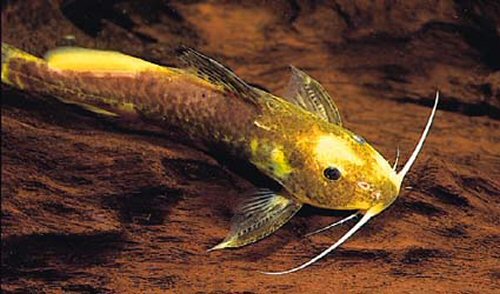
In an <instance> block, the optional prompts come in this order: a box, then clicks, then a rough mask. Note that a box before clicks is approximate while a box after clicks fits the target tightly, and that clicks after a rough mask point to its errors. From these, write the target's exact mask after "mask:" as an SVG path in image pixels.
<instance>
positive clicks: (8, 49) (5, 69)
mask: <svg viewBox="0 0 500 294" xmlns="http://www.w3.org/2000/svg"><path fill="white" fill-rule="evenodd" d="M13 59H18V60H21V61H23V62H43V60H42V59H40V58H38V57H36V56H34V55H31V54H29V53H26V52H24V51H23V50H20V49H17V48H16V47H14V46H12V45H9V44H7V43H4V42H2V83H4V84H7V85H11V86H14V87H17V88H20V87H21V86H22V85H19V84H18V82H17V81H16V79H13V78H12V74H11V71H10V69H11V67H10V63H11V61H12V60H13Z"/></svg>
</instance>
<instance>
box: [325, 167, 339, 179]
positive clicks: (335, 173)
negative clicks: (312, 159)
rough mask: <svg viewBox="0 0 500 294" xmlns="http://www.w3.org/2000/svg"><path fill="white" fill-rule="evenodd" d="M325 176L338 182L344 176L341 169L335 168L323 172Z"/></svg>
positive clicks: (328, 168)
mask: <svg viewBox="0 0 500 294" xmlns="http://www.w3.org/2000/svg"><path fill="white" fill-rule="evenodd" d="M323 175H324V176H325V178H327V179H329V180H330V181H336V180H338V179H340V177H341V176H342V174H341V173H340V171H339V169H338V168H336V167H333V166H329V167H327V168H325V170H324V171H323Z"/></svg>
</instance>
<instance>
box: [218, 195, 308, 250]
mask: <svg viewBox="0 0 500 294" xmlns="http://www.w3.org/2000/svg"><path fill="white" fill-rule="evenodd" d="M301 207H302V204H301V203H299V202H297V201H295V200H293V199H291V198H288V197H285V196H282V195H279V194H276V193H275V192H273V191H271V190H267V189H265V190H259V191H258V192H256V193H254V194H253V195H252V196H251V197H250V198H248V199H246V200H245V201H244V202H243V203H241V205H240V207H239V208H238V210H237V211H236V214H235V215H234V217H233V219H232V220H231V230H230V232H229V234H228V236H227V237H226V238H225V239H224V240H223V241H222V242H221V243H219V244H218V245H216V246H215V247H213V248H212V249H210V250H217V249H223V248H231V247H241V246H244V245H247V244H250V243H253V242H256V241H258V240H260V239H262V238H264V237H266V236H268V235H270V234H272V233H273V232H275V231H276V230H278V229H279V228H280V227H281V226H282V225H284V224H285V223H286V222H287V221H288V220H289V219H290V218H292V216H294V215H295V213H296V212H297V211H299V210H300V208H301Z"/></svg>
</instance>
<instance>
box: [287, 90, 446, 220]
mask: <svg viewBox="0 0 500 294" xmlns="http://www.w3.org/2000/svg"><path fill="white" fill-rule="evenodd" d="M438 101H439V93H436V98H435V102H434V107H433V109H432V112H431V114H430V116H429V118H428V121H427V125H426V127H425V129H424V131H423V133H422V135H421V137H420V140H419V142H418V143H417V146H416V148H415V149H414V151H413V153H412V155H411V156H410V158H409V159H408V161H407V162H406V164H405V165H404V167H403V168H402V169H401V170H400V171H396V169H395V165H394V167H392V166H391V165H390V164H389V162H388V161H387V160H386V159H385V158H384V157H383V156H382V155H381V154H380V153H379V152H378V151H377V150H376V149H375V148H374V147H373V146H371V145H370V144H369V143H368V142H367V141H366V140H365V139H363V138H362V137H361V136H359V135H357V134H355V133H353V132H352V131H350V130H348V129H345V128H343V127H342V126H339V125H335V124H330V123H324V124H322V123H317V124H312V125H309V126H307V130H303V131H302V132H301V135H300V136H298V140H295V145H294V148H295V150H296V152H295V155H294V156H292V157H294V158H299V160H294V163H295V166H296V167H297V168H294V169H293V172H291V173H290V176H289V177H288V178H287V181H285V182H284V183H283V185H284V187H285V188H287V189H288V190H289V192H290V193H291V194H293V195H295V197H297V198H298V199H299V200H300V201H302V202H304V203H307V204H310V205H312V206H316V207H321V208H326V209H336V210H360V211H365V212H368V213H369V215H371V216H373V215H376V214H379V213H380V212H382V211H383V210H385V209H386V208H387V207H389V206H390V205H391V204H392V203H393V202H394V201H395V200H396V198H397V197H398V195H399V192H400V189H401V185H402V182H403V180H404V178H405V176H406V174H407V173H408V171H409V170H410V168H411V166H412V165H413V163H414V162H415V160H416V158H417V156H418V154H419V153H420V151H421V149H422V147H423V144H424V142H425V139H426V138H427V136H428V133H429V130H430V128H431V125H432V122H433V119H434V116H435V112H436V109H437V105H438Z"/></svg>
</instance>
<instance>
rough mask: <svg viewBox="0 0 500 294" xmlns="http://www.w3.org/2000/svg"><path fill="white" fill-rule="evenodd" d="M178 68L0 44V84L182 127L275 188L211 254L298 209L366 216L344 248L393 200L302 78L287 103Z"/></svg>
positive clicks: (189, 58) (261, 193)
mask: <svg viewBox="0 0 500 294" xmlns="http://www.w3.org/2000/svg"><path fill="white" fill-rule="evenodd" d="M181 59H182V60H183V61H185V63H186V64H187V67H186V68H184V69H179V68H172V67H165V66H160V65H156V64H153V63H150V62H147V61H144V60H142V59H139V58H135V57H131V56H128V55H124V54H122V53H118V52H112V51H100V50H92V49H83V48H72V47H70V48H59V49H56V50H54V51H50V52H49V53H48V54H47V55H46V56H45V57H44V58H43V59H42V58H37V57H35V56H33V55H30V54H28V53H26V52H23V51H21V50H19V49H17V48H14V47H12V46H10V45H7V44H4V43H2V82H3V83H5V84H8V85H11V86H13V87H16V88H19V89H22V90H25V91H33V92H38V93H43V94H48V95H52V96H54V97H57V98H59V99H61V100H62V101H65V102H67V103H74V104H78V105H81V106H83V107H86V108H88V109H91V110H93V111H96V112H99V113H102V114H105V115H113V116H125V117H129V118H133V119H137V120H146V121H148V122H150V123H152V124H155V125H159V126H161V127H165V128H169V127H176V128H179V129H181V130H182V131H184V132H185V133H186V134H188V135H189V137H191V138H192V139H193V140H195V141H199V142H201V143H202V144H203V145H206V146H217V148H221V150H224V152H226V153H227V154H229V155H230V156H233V157H237V158H239V159H243V160H247V161H249V162H250V163H252V164H253V165H255V166H256V167H257V168H258V169H259V170H260V171H261V172H262V173H264V174H265V175H267V176H268V177H270V178H272V179H273V180H275V181H276V182H277V183H279V184H280V186H281V188H280V189H278V190H270V189H260V190H257V191H255V192H254V193H252V195H251V196H249V197H248V199H245V200H244V201H243V203H242V204H241V205H240V207H239V208H238V209H237V210H236V213H235V216H234V218H233V220H232V227H231V230H230V233H229V235H228V236H227V237H226V239H224V240H223V241H222V242H221V243H220V244H218V245H217V246H215V247H214V248H213V249H222V248H227V247H240V246H243V245H247V244H250V243H252V242H255V241H257V240H260V239H262V238H264V237H265V236H267V235H269V234H271V233H273V232H274V231H276V230H277V229H278V228H279V227H281V226H282V225H283V224H284V223H286V222H287V221H288V220H289V219H290V218H291V217H292V216H293V215H294V214H295V213H296V212H297V211H298V210H299V209H300V208H301V207H302V205H304V204H309V205H312V206H316V207H321V208H326V209H336V210H358V211H360V212H361V213H364V215H365V216H364V217H363V218H362V220H361V221H360V222H359V223H358V224H357V225H356V226H355V228H353V229H351V231H350V232H349V233H348V234H346V235H345V236H344V237H343V238H344V240H341V241H342V242H344V241H345V239H347V238H348V237H349V236H350V235H352V234H353V233H354V232H355V231H356V230H358V229H359V228H360V227H361V226H362V225H363V224H364V223H366V222H367V221H368V219H369V218H371V217H372V216H374V215H376V214H378V213H380V212H381V211H383V210H384V209H385V208H387V207H388V206H389V205H390V204H391V203H392V202H393V201H394V200H395V199H396V198H397V196H398V194H399V189H400V185H401V182H402V179H403V177H404V174H400V173H396V171H395V170H394V169H393V168H392V167H391V166H390V165H389V163H388V162H387V160H385V159H384V158H383V157H382V155H381V154H380V153H379V152H377V151H376V150H375V149H374V148H373V147H372V146H371V145H370V144H368V143H367V142H366V141H365V140H364V139H363V138H362V137H360V136H359V135H357V134H355V133H354V132H352V131H350V130H348V129H346V128H344V126H343V124H342V119H341V117H340V114H339V111H338V109H337V107H336V106H335V104H334V102H333V101H332V99H331V97H330V96H329V95H328V93H327V92H326V90H325V89H324V88H323V87H322V86H321V85H320V84H319V83H318V82H317V81H315V80H314V79H312V78H311V77H309V76H308V75H307V74H305V73H304V72H302V71H300V70H298V69H296V68H292V79H291V83H290V87H289V94H288V97H277V96H275V95H273V94H271V93H268V92H266V91H263V90H260V89H257V88H255V87H252V86H250V85H248V84H247V83H245V82H244V81H243V80H241V79H240V78H239V77H237V76H236V75H235V74H234V73H233V72H232V71H230V70H229V69H228V68H226V67H225V66H223V65H221V64H220V63H218V62H216V61H214V60H212V59H210V58H208V57H206V56H204V55H203V54H201V53H198V52H196V51H194V50H192V49H184V51H183V52H182V54H181ZM434 110H435V109H434ZM422 143H423V142H422ZM413 160H414V159H413ZM409 165H410V166H411V164H409ZM406 169H409V167H408V164H407V168H406ZM406 171H407V170H406ZM406 171H405V173H406ZM342 242H340V243H342ZM340 243H339V244H337V245H335V247H337V246H338V245H340ZM328 250H330V251H331V250H332V249H331V248H329V249H328ZM307 265H308V264H305V266H307ZM305 266H304V267H305ZM297 269H298V268H297ZM297 269H294V270H292V271H295V270H297ZM287 272H290V271H287ZM282 273H285V272H282Z"/></svg>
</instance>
